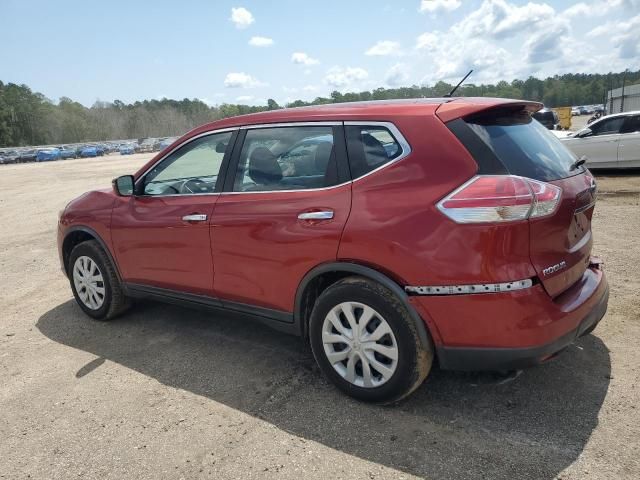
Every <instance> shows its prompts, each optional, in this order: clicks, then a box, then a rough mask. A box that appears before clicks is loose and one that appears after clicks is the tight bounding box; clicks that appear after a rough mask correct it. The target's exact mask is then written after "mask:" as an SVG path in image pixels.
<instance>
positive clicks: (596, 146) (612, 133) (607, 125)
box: [568, 117, 625, 168]
mask: <svg viewBox="0 0 640 480" xmlns="http://www.w3.org/2000/svg"><path fill="white" fill-rule="evenodd" d="M624 120H625V119H624V117H613V118H604V119H602V120H600V121H598V122H595V123H593V124H591V125H590V126H589V128H590V129H591V132H592V133H591V135H589V136H586V137H581V138H572V139H571V140H570V141H569V143H568V145H569V147H570V148H571V150H572V151H573V152H574V153H575V154H576V155H577V156H578V157H581V156H583V155H584V156H586V157H587V167H590V168H615V167H616V166H617V165H618V143H619V142H620V139H621V137H622V135H621V129H622V126H623V124H624Z"/></svg>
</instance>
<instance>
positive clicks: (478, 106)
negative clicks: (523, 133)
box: [436, 97, 544, 123]
mask: <svg viewBox="0 0 640 480" xmlns="http://www.w3.org/2000/svg"><path fill="white" fill-rule="evenodd" d="M505 107H506V108H509V109H511V108H517V107H521V108H522V109H523V110H526V111H528V112H529V113H535V112H537V111H538V110H540V109H541V108H543V107H544V105H543V104H542V103H540V102H530V101H527V100H505V99H503V98H482V97H481V98H464V97H462V98H456V99H455V100H452V101H450V102H446V103H442V104H441V105H440V106H439V107H438V108H437V109H436V115H437V116H438V118H439V119H440V120H441V121H442V122H444V123H447V122H450V121H451V120H456V119H458V118H462V117H466V116H468V115H472V114H475V113H480V112H484V111H488V110H493V109H500V108H505Z"/></svg>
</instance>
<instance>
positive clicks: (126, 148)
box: [118, 143, 135, 155]
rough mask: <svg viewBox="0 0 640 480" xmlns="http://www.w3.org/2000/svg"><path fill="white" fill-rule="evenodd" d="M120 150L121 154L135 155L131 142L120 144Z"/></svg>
mask: <svg viewBox="0 0 640 480" xmlns="http://www.w3.org/2000/svg"><path fill="white" fill-rule="evenodd" d="M118 150H119V152H120V155H133V154H134V153H135V150H134V148H133V145H131V144H129V143H124V144H122V145H120V148H119V149H118Z"/></svg>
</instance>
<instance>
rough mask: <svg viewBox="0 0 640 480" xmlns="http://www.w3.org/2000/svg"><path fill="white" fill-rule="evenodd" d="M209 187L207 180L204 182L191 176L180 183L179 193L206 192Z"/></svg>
mask: <svg viewBox="0 0 640 480" xmlns="http://www.w3.org/2000/svg"><path fill="white" fill-rule="evenodd" d="M210 189H211V187H210V184H209V182H205V181H204V180H202V179H201V178H192V179H189V180H187V181H186V182H184V183H183V184H182V186H181V187H180V190H181V191H180V193H187V194H189V193H208V192H209V191H210Z"/></svg>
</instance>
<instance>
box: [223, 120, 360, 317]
mask: <svg viewBox="0 0 640 480" xmlns="http://www.w3.org/2000/svg"><path fill="white" fill-rule="evenodd" d="M237 143H238V147H237V148H236V149H235V150H234V153H233V158H232V161H231V164H230V166H229V173H228V175H227V178H226V181H225V188H224V190H225V191H224V192H223V193H222V194H221V195H220V198H219V200H218V202H217V204H216V206H215V210H214V213H213V219H212V223H211V229H212V232H211V237H212V239H213V242H212V251H213V258H214V259H215V266H216V273H215V278H214V290H215V294H216V296H217V297H219V298H220V299H221V300H222V301H223V303H225V304H226V305H227V307H229V308H233V307H234V306H235V307H236V308H238V309H243V308H244V307H246V306H247V305H250V306H251V307H252V308H253V309H254V310H255V308H256V307H257V308H258V309H263V310H262V313H263V314H267V315H271V316H273V317H274V318H283V319H286V318H287V315H288V314H290V312H292V311H293V303H294V297H295V293H296V290H297V288H298V285H299V284H300V281H301V280H302V278H303V277H304V275H305V274H306V273H307V272H308V271H309V270H311V269H312V268H313V267H315V266H317V265H319V264H322V263H325V262H331V261H334V260H335V259H336V255H337V250H338V245H339V242H340V237H341V235H342V230H343V228H344V225H345V222H346V220H347V218H348V216H349V213H350V209H351V184H350V182H349V175H348V166H347V165H346V158H345V156H346V154H345V141H344V133H343V127H342V124H341V123H339V122H334V123H324V122H322V123H321V122H314V123H297V124H296V123H294V124H287V125H281V126H278V125H262V126H252V127H249V128H247V129H243V130H242V131H241V134H240V135H239V138H238V141H237ZM243 304H244V307H243ZM264 309H267V310H264ZM265 312H266V313H265ZM289 316H290V315H289Z"/></svg>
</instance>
